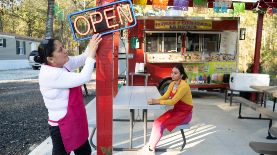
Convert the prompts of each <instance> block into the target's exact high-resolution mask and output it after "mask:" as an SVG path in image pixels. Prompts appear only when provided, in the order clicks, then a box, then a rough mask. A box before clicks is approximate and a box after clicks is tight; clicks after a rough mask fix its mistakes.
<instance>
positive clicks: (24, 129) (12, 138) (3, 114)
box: [0, 69, 95, 155]
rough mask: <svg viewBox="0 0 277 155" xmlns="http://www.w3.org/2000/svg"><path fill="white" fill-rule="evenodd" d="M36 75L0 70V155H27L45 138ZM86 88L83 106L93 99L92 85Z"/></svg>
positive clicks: (44, 111)
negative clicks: (86, 92)
mask: <svg viewBox="0 0 277 155" xmlns="http://www.w3.org/2000/svg"><path fill="white" fill-rule="evenodd" d="M38 72H39V71H33V70H31V69H29V70H25V72H24V71H23V72H22V71H21V70H11V71H0V122H1V123H0V155H25V154H28V153H29V152H30V151H31V150H33V149H34V148H35V147H36V146H37V145H39V144H40V143H41V142H42V141H44V140H45V139H46V138H47V137H48V136H49V133H48V125H47V109H46V108H45V106H44V103H43V100H42V96H41V94H40V92H39V85H38V80H37V75H38ZM26 78H27V79H26ZM87 88H88V94H89V95H88V96H84V99H85V102H86V103H88V102H89V101H91V100H92V99H93V98H94V97H95V82H94V81H91V82H89V83H88V84H87Z"/></svg>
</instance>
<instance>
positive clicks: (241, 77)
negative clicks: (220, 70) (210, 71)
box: [229, 73, 270, 91]
mask: <svg viewBox="0 0 277 155" xmlns="http://www.w3.org/2000/svg"><path fill="white" fill-rule="evenodd" d="M269 81H270V78H269V75H268V74H254V73H231V75H230V81H229V84H230V88H231V89H233V90H240V91H255V90H254V89H252V88H250V86H269Z"/></svg>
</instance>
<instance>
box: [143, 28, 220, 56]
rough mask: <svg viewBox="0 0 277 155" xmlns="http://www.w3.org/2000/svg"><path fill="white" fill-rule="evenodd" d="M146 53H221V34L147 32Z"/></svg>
mask: <svg viewBox="0 0 277 155" xmlns="http://www.w3.org/2000/svg"><path fill="white" fill-rule="evenodd" d="M145 36H146V52H154V53H156V52H158V53H178V52H181V51H182V48H183V49H185V50H186V51H187V52H209V53H211V52H219V47H220V33H214V34H213V33H205V32H201V33H198V32H196V33H195V32H185V31H184V32H177V33H174V32H146V35H145Z"/></svg>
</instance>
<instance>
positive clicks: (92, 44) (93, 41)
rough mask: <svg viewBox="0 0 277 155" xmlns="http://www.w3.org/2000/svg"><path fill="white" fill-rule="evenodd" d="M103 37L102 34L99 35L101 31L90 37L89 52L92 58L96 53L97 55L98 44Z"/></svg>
mask: <svg viewBox="0 0 277 155" xmlns="http://www.w3.org/2000/svg"><path fill="white" fill-rule="evenodd" d="M101 40H102V38H101V35H99V33H96V34H94V35H93V36H92V38H91V39H90V41H89V44H88V46H89V49H90V50H89V53H88V56H89V57H91V58H93V59H94V58H95V55H96V51H97V49H98V45H99V43H100V42H101Z"/></svg>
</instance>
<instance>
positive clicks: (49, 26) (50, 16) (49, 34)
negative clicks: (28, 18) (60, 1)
mask: <svg viewBox="0 0 277 155" xmlns="http://www.w3.org/2000/svg"><path fill="white" fill-rule="evenodd" d="M54 3H55V0H48V10H47V21H46V34H45V38H46V39H49V38H53V22H54Z"/></svg>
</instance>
